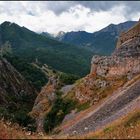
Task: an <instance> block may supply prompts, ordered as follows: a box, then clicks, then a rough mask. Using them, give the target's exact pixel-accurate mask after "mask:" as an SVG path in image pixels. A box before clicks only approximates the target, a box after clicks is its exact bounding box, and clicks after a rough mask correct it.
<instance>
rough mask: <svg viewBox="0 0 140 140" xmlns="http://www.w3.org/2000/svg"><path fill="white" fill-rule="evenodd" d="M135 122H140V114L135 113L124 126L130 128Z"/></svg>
mask: <svg viewBox="0 0 140 140" xmlns="http://www.w3.org/2000/svg"><path fill="white" fill-rule="evenodd" d="M137 122H140V112H137V113H135V114H134V115H132V116H131V117H130V118H129V119H128V120H127V122H125V124H124V126H125V127H128V126H131V125H132V124H135V123H137Z"/></svg>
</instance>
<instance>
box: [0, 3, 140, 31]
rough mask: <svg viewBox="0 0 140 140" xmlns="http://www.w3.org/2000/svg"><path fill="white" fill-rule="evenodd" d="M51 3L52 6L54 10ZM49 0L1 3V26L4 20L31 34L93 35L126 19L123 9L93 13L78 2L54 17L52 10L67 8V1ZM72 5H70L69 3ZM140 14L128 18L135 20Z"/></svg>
mask: <svg viewBox="0 0 140 140" xmlns="http://www.w3.org/2000/svg"><path fill="white" fill-rule="evenodd" d="M53 4H54V7H53ZM59 4H60V5H58V6H60V7H59V8H58V7H57V2H55V1H52V2H51V5H50V2H49V1H46V2H43V1H42V2H39V1H37V2H28V1H24V2H23V1H11V2H8V1H6V2H2V1H1V2H0V7H1V8H0V23H2V22H4V21H11V22H15V23H17V24H19V25H21V26H25V27H27V28H29V29H31V30H33V31H36V32H42V31H47V32H50V33H56V32H58V31H61V30H62V31H65V32H67V31H72V30H73V31H77V30H85V31H88V32H94V31H97V30H99V29H102V28H103V27H105V26H107V25H109V24H111V23H115V24H117V23H120V22H124V21H126V20H127V18H126V16H125V15H126V8H127V7H126V6H125V5H122V4H120V5H116V6H113V7H112V8H110V10H107V11H106V10H104V11H103V10H100V11H96V10H94V8H92V9H91V8H90V7H87V6H86V7H85V6H84V5H82V4H80V3H77V4H75V5H74V6H72V7H69V8H68V9H67V10H64V11H63V12H61V13H59V14H56V11H54V10H53V9H55V7H57V10H58V11H60V10H61V8H62V9H63V8H65V7H68V4H69V2H63V1H62V2H61V3H59ZM71 4H73V2H71ZM139 16H140V14H139V13H137V14H135V16H132V14H131V17H129V18H130V19H135V20H138V18H139Z"/></svg>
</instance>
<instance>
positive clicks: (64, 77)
mask: <svg viewBox="0 0 140 140" xmlns="http://www.w3.org/2000/svg"><path fill="white" fill-rule="evenodd" d="M79 78H80V77H79V76H77V75H73V74H66V73H60V75H59V80H60V82H61V83H63V84H65V85H71V84H73V83H74V82H75V81H76V80H78V79H79Z"/></svg>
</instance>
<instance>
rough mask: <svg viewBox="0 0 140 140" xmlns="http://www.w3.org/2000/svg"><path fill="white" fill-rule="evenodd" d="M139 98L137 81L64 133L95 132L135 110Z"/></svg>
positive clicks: (139, 82) (139, 85)
mask: <svg viewBox="0 0 140 140" xmlns="http://www.w3.org/2000/svg"><path fill="white" fill-rule="evenodd" d="M139 97H140V81H137V82H135V83H133V84H132V85H131V86H130V87H125V88H124V90H123V91H121V92H120V91H118V93H116V94H115V95H114V94H113V96H112V97H110V98H109V99H108V100H106V102H105V103H103V104H102V105H101V106H99V107H98V108H97V109H96V110H95V111H93V112H90V113H89V114H88V115H87V116H86V117H85V118H84V119H82V120H80V121H79V122H77V123H76V124H74V125H73V126H71V127H70V128H69V129H66V130H64V132H63V133H64V134H69V135H76V134H85V133H88V132H90V131H95V130H96V129H98V128H100V127H102V126H104V125H105V124H107V123H109V122H111V121H113V120H115V119H117V118H118V117H120V116H122V115H124V114H125V113H127V112H129V111H130V110H131V109H133V108H134V106H136V104H137V103H138V102H140V100H139Z"/></svg>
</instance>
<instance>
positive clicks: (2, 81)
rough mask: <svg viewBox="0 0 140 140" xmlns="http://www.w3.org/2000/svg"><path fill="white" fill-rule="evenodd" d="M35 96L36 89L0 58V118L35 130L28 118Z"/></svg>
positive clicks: (32, 122)
mask: <svg viewBox="0 0 140 140" xmlns="http://www.w3.org/2000/svg"><path fill="white" fill-rule="evenodd" d="M36 96H37V91H36V89H35V88H34V87H33V86H32V85H31V84H30V83H29V82H27V81H26V80H25V78H24V77H23V76H22V75H21V74H20V73H19V72H18V71H17V70H16V69H15V68H14V67H13V66H12V65H11V64H10V63H9V62H8V61H7V60H6V59H5V58H0V118H5V119H6V120H11V121H12V122H16V123H18V124H19V125H21V126H24V127H27V128H28V125H29V124H30V128H33V129H34V128H35V126H34V125H35V124H34V121H33V120H32V119H31V118H30V117H29V116H28V113H29V111H30V110H31V108H32V106H33V103H34V100H35V98H36Z"/></svg>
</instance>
